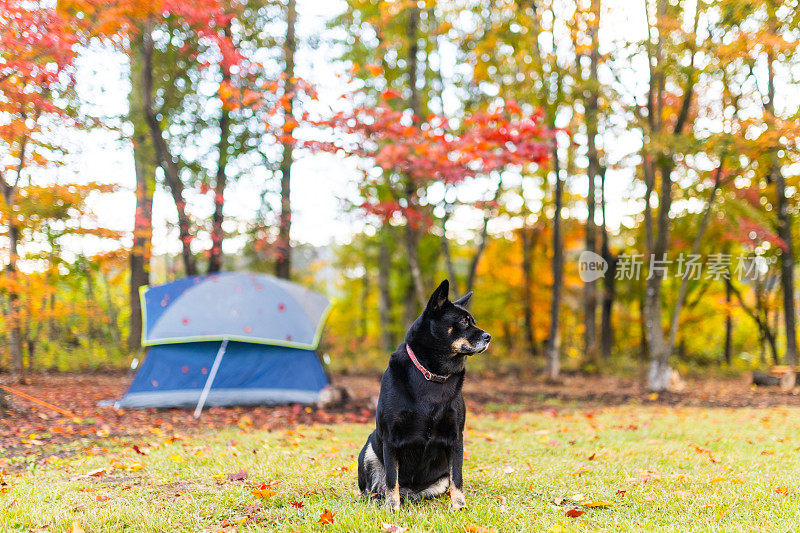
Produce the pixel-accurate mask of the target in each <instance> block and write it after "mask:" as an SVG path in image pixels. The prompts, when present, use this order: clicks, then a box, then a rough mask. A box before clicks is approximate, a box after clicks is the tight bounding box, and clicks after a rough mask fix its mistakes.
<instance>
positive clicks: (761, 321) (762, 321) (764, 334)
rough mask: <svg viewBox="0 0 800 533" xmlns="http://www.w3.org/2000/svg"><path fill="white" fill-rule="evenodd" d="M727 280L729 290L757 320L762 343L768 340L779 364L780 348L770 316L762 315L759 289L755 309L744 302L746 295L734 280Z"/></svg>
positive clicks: (776, 362)
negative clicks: (770, 324)
mask: <svg viewBox="0 0 800 533" xmlns="http://www.w3.org/2000/svg"><path fill="white" fill-rule="evenodd" d="M725 281H726V283H727V290H729V291H731V292H732V293H733V295H734V296H736V299H737V300H738V301H739V307H741V308H742V309H743V310H744V312H745V313H747V315H748V316H749V317H750V318H752V319H753V322H755V323H756V325H757V326H758V329H759V332H760V336H761V339H762V342H761V344H762V346H763V341H764V340H766V341H767V344H768V345H769V348H770V353H771V354H772V360H773V362H774V363H775V364H776V365H777V364H778V348H777V345H776V343H775V334H774V333H773V332H772V329H771V328H770V326H769V320H768V318H767V317H764V318H762V317H761V316H760V309H761V307H762V304H761V298H760V296H759V294H760V293H759V292H758V291H756V293H755V294H756V308H755V309H753V308H751V307H750V306H749V305H747V304H746V303H745V302H744V297H743V296H742V293H741V292H740V291H739V289H737V288H736V287H735V286H734V285H733V282H732V281H731V280H730V279H727V280H725ZM762 359H763V356H762Z"/></svg>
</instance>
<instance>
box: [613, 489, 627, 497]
mask: <svg viewBox="0 0 800 533" xmlns="http://www.w3.org/2000/svg"><path fill="white" fill-rule="evenodd" d="M627 493H628V491H627V490H622V489H620V490H618V491H617V492H615V494H616V495H617V496H625V494H627Z"/></svg>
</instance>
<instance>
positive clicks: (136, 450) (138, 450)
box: [133, 444, 147, 455]
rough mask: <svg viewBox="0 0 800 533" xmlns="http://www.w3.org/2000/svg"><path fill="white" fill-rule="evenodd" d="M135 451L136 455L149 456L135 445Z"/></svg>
mask: <svg viewBox="0 0 800 533" xmlns="http://www.w3.org/2000/svg"><path fill="white" fill-rule="evenodd" d="M133 451H135V452H136V453H138V454H139V455H147V454H146V453H144V452H143V451H142V450H140V449H139V446H137V445H136V444H134V445H133Z"/></svg>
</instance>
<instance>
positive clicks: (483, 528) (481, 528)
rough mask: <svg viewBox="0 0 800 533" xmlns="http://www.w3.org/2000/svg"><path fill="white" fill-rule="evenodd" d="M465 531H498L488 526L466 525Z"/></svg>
mask: <svg viewBox="0 0 800 533" xmlns="http://www.w3.org/2000/svg"><path fill="white" fill-rule="evenodd" d="M464 531H467V532H468V533H497V529H495V528H493V527H486V526H472V525H470V526H464Z"/></svg>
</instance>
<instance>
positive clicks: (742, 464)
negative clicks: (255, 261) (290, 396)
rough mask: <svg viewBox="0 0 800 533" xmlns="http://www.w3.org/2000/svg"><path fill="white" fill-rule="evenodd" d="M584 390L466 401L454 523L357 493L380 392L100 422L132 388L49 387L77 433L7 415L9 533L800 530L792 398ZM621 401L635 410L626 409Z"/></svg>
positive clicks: (518, 391)
mask: <svg viewBox="0 0 800 533" xmlns="http://www.w3.org/2000/svg"><path fill="white" fill-rule="evenodd" d="M571 379H574V380H577V379H579V378H577V377H575V378H567V382H565V383H564V384H562V385H560V386H549V385H544V384H537V383H535V382H534V383H530V384H526V385H524V386H523V385H520V386H518V387H516V388H514V382H513V380H511V379H500V378H489V379H488V380H486V381H484V382H483V385H484V387H485V386H486V383H487V381H488V382H491V383H492V385H493V387H494V389H495V390H496V391H497V392H496V394H495V395H494V396H492V395H491V390H487V389H489V388H483V389H482V390H478V389H477V388H473V389H472V390H467V392H466V394H467V397H468V398H470V400H468V401H470V403H471V405H470V410H471V417H470V419H469V420H468V422H467V430H466V432H465V448H466V457H465V472H466V474H465V489H466V493H467V499H468V503H469V505H470V508H469V510H468V511H466V512H462V513H451V512H450V511H449V507H448V504H447V498H446V497H445V498H439V499H436V500H434V501H432V502H424V503H406V504H404V507H403V510H402V511H401V512H400V513H399V514H396V515H392V514H390V513H388V511H385V510H384V509H383V508H382V507H380V506H378V505H375V504H374V503H372V502H369V501H366V500H364V499H362V498H360V496H359V495H358V493H357V488H356V457H357V454H358V452H359V450H360V447H361V445H362V444H363V441H364V438H365V437H366V435H367V434H368V433H369V431H370V430H371V428H370V426H369V423H370V422H371V420H372V419H373V418H372V417H373V416H374V412H373V411H372V410H371V409H370V405H371V402H372V401H373V400H372V396H373V395H374V394H375V392H377V389H376V387H374V386H373V385H370V383H372V381H373V380H374V378H372V377H370V378H366V377H348V378H344V379H341V380H339V383H343V382H344V383H345V384H346V385H347V386H348V388H350V389H351V391H352V392H353V393H354V394H353V396H354V398H355V399H354V400H352V401H351V402H349V403H347V404H345V405H344V406H340V407H338V408H336V409H327V410H326V409H317V408H308V409H307V408H305V407H299V406H285V407H278V408H266V407H259V408H247V409H237V408H231V409H220V408H212V409H210V410H209V411H208V412H206V413H204V415H203V417H202V418H201V419H200V420H199V421H195V420H194V419H193V418H192V417H191V413H189V412H185V411H178V410H160V411H159V410H129V411H124V412H118V411H115V410H114V409H112V408H108V407H106V408H102V407H97V405H96V403H97V400H100V399H107V398H114V397H116V396H117V395H119V394H120V389H124V382H123V380H122V379H121V378H119V377H115V376H102V375H91V376H55V377H46V378H45V377H37V378H36V381H34V383H32V384H31V385H29V386H27V388H25V389H24V391H25V392H27V393H29V394H33V395H36V396H37V397H38V398H40V399H42V400H45V401H47V402H50V403H53V404H55V405H58V406H59V407H61V408H63V409H67V410H69V411H71V412H72V413H73V414H74V415H75V417H74V418H71V419H70V418H66V417H64V416H62V415H59V414H58V413H52V412H48V411H47V410H46V409H44V408H41V407H38V406H35V405H33V404H27V405H26V404H24V402H22V401H17V400H15V401H14V404H13V406H12V409H11V410H10V411H7V412H5V417H4V419H3V423H2V426H0V431H2V447H3V449H2V451H0V529H2V530H5V529H11V528H16V529H40V528H43V529H50V530H72V531H81V530H86V531H89V530H108V531H113V530H118V529H122V528H124V527H128V528H133V529H136V530H172V529H177V530H208V531H218V530H223V531H236V530H239V529H240V528H243V527H245V528H247V527H250V526H252V527H254V528H261V529H265V530H286V531H293V530H302V531H305V530H327V529H331V530H341V531H351V530H353V531H355V530H368V531H426V530H452V531H482V532H492V531H495V532H496V531H513V530H532V529H535V530H540V529H544V530H548V529H549V530H551V531H562V530H564V531H572V530H574V529H575V528H576V527H577V528H581V529H582V528H584V527H588V528H611V529H614V528H616V529H630V528H635V529H648V528H658V527H662V528H663V527H667V528H669V529H679V530H696V529H700V530H704V529H705V530H707V529H719V528H722V529H725V528H726V526H728V527H730V526H734V525H736V526H738V525H742V524H744V525H745V528H754V529H762V530H772V529H787V528H788V529H791V525H792V524H796V517H797V512H796V508H797V507H798V491H797V489H796V486H797V484H796V480H795V479H794V477H793V476H794V472H797V471H798V470H800V461H798V459H797V457H798V451H800V437H797V435H800V409H797V408H796V407H791V406H775V405H776V404H779V403H781V402H782V403H785V404H796V396H795V395H792V394H777V393H774V392H773V393H771V394H763V393H761V392H760V391H751V390H749V389H747V387H739V385H737V384H736V383H733V382H719V383H717V384H711V383H703V384H701V385H700V386H696V387H695V390H696V391H702V392H696V393H694V394H689V395H684V398H683V400H681V401H680V402H678V401H676V400H675V399H674V398H670V397H667V398H663V397H662V398H660V399H657V398H652V397H651V396H650V395H648V394H646V393H645V392H643V391H639V390H638V389H637V388H636V386H635V385H631V386H629V388H628V389H626V390H623V389H620V382H613V381H607V382H604V381H602V380H599V381H598V383H596V384H594V385H592V386H586V384H584V386H583V387H582V390H584V391H586V390H590V391H592V393H591V394H594V395H601V396H602V395H605V396H604V397H605V398H606V399H607V400H608V401H606V402H605V403H603V402H596V403H593V402H591V401H586V399H584V401H581V399H580V398H579V397H578V398H575V399H574V401H571V400H570V399H569V394H570V392H569V391H575V390H577V389H578V387H576V382H574V381H573V382H572V383H570V382H569V380H571ZM580 379H584V378H580ZM595 385H596V386H595ZM470 387H474V385H470ZM737 387H738V388H737ZM18 388H19V389H22V387H18ZM615 391H616V392H615ZM732 391H733V392H736V391H738V393H737V394H733V393H732ZM481 394H483V395H484V396H483V397H481ZM613 394H628V395H629V396H630V398H629V399H628V400H627V401H614V400H613V399H612V395H613ZM701 394H702V395H704V397H701ZM725 394H728V395H729V400H730V401H731V402H732V403H733V405H737V403H738V402H742V403H744V402H749V404H751V405H755V406H757V407H758V408H744V409H724V408H723V409H709V408H707V407H696V406H695V405H704V406H707V405H709V404H712V405H713V404H714V403H715V402H717V401H721V398H722V397H723V395H725ZM476 396H477V397H478V398H480V399H479V400H478V401H475V399H474V398H475V397H476ZM626 403H627V404H628V405H625V404H626ZM764 405H765V406H769V407H761V406H764ZM748 524H749V525H748Z"/></svg>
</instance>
